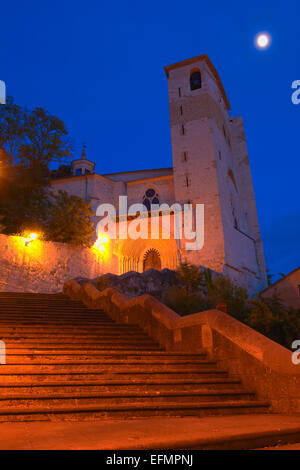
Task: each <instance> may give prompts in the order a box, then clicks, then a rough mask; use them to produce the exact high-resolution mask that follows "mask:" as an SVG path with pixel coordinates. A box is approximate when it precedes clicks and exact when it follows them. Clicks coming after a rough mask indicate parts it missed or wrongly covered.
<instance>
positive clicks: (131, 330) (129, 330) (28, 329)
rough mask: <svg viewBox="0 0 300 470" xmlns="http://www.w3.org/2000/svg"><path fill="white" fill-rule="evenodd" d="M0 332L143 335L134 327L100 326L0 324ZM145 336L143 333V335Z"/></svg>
mask: <svg viewBox="0 0 300 470" xmlns="http://www.w3.org/2000/svg"><path fill="white" fill-rule="evenodd" d="M0 331H1V333H2V334H13V333H18V334H22V333H24V334H30V333H33V334H37V333H44V332H46V333H49V334H50V333H61V332H66V333H74V334H77V333H79V334H81V333H84V332H89V331H94V332H102V331H105V332H107V333H110V332H115V331H117V332H118V331H120V332H124V333H126V334H129V335H135V334H137V333H143V331H142V330H141V329H140V328H139V327H137V326H135V325H132V327H131V325H116V324H112V325H101V326H97V327H95V326H91V327H89V326H84V325H82V326H72V325H70V326H61V327H60V328H49V327H47V326H30V325H27V326H26V325H25V326H17V325H15V326H7V325H6V324H1V322H0ZM143 334H145V333H143Z"/></svg>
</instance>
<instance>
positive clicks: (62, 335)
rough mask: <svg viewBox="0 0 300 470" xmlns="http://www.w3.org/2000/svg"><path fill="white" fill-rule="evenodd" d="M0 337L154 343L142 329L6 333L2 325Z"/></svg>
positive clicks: (5, 338) (11, 339)
mask: <svg viewBox="0 0 300 470" xmlns="http://www.w3.org/2000/svg"><path fill="white" fill-rule="evenodd" d="M0 337H1V338H2V339H4V340H6V341H8V342H9V341H10V342H12V341H22V340H23V339H24V340H30V341H31V340H32V339H34V340H36V341H40V340H41V341H44V340H50V341H51V340H53V339H58V340H59V341H62V342H65V341H68V340H69V339H70V338H71V339H76V340H79V341H81V340H83V341H86V340H88V341H95V340H97V341H98V340H103V341H105V340H111V339H122V341H128V340H130V341H143V342H151V343H153V340H151V339H149V336H147V335H146V334H145V333H143V332H142V331H140V332H136V333H134V334H133V333H131V334H129V333H128V332H126V331H124V332H123V331H110V332H105V331H100V332H98V333H97V332H95V331H94V330H93V329H91V330H90V331H86V332H81V333H73V334H72V332H71V333H66V332H61V331H57V333H54V332H53V333H50V332H46V331H45V332H38V333H36V334H33V333H24V332H23V333H17V332H14V333H11V334H7V333H6V334H5V333H4V332H3V331H2V329H1V326H0Z"/></svg>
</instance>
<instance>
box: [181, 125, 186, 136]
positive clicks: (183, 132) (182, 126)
mask: <svg viewBox="0 0 300 470" xmlns="http://www.w3.org/2000/svg"><path fill="white" fill-rule="evenodd" d="M181 134H182V135H184V134H185V128H184V125H183V124H182V125H181Z"/></svg>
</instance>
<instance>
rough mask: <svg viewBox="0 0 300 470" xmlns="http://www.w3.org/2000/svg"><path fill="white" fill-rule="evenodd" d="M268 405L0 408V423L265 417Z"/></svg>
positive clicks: (253, 402) (158, 404) (229, 403)
mask: <svg viewBox="0 0 300 470" xmlns="http://www.w3.org/2000/svg"><path fill="white" fill-rule="evenodd" d="M267 410H268V403H266V402H264V401H255V400H253V401H252V400H250V401H248V400H238V401H226V402H222V401H216V402H198V403H194V401H191V402H184V403H182V402H178V403H177V402H171V401H169V402H168V403H153V402H152V401H149V402H144V403H118V404H107V405H103V406H100V405H99V406H97V405H94V404H87V405H81V406H77V407H74V406H73V405H69V406H66V405H62V406H58V405H53V406H51V407H49V408H47V407H42V406H41V407H32V406H31V407H28V408H26V409H25V408H22V409H20V408H13V407H10V408H1V409H0V421H2V422H5V421H32V420H34V421H38V420H40V421H44V420H46V421H49V420H53V419H55V420H60V419H61V420H65V419H68V420H72V419H82V420H84V419H101V420H102V419H105V418H108V419H111V418H112V419H114V418H115V419H120V418H122V419H124V418H138V417H146V416H187V415H188V416H199V417H202V416H210V415H212V414H213V415H220V414H222V415H228V414H250V413H266V411H267Z"/></svg>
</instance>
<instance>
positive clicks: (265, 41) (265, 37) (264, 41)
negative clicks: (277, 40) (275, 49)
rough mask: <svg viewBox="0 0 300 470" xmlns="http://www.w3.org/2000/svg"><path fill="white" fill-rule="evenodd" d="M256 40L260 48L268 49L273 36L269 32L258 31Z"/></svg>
mask: <svg viewBox="0 0 300 470" xmlns="http://www.w3.org/2000/svg"><path fill="white" fill-rule="evenodd" d="M254 42H255V45H256V47H257V48H258V49H267V48H268V47H269V46H270V44H271V36H270V34H269V33H258V34H257V35H256V36H255V41H254Z"/></svg>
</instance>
